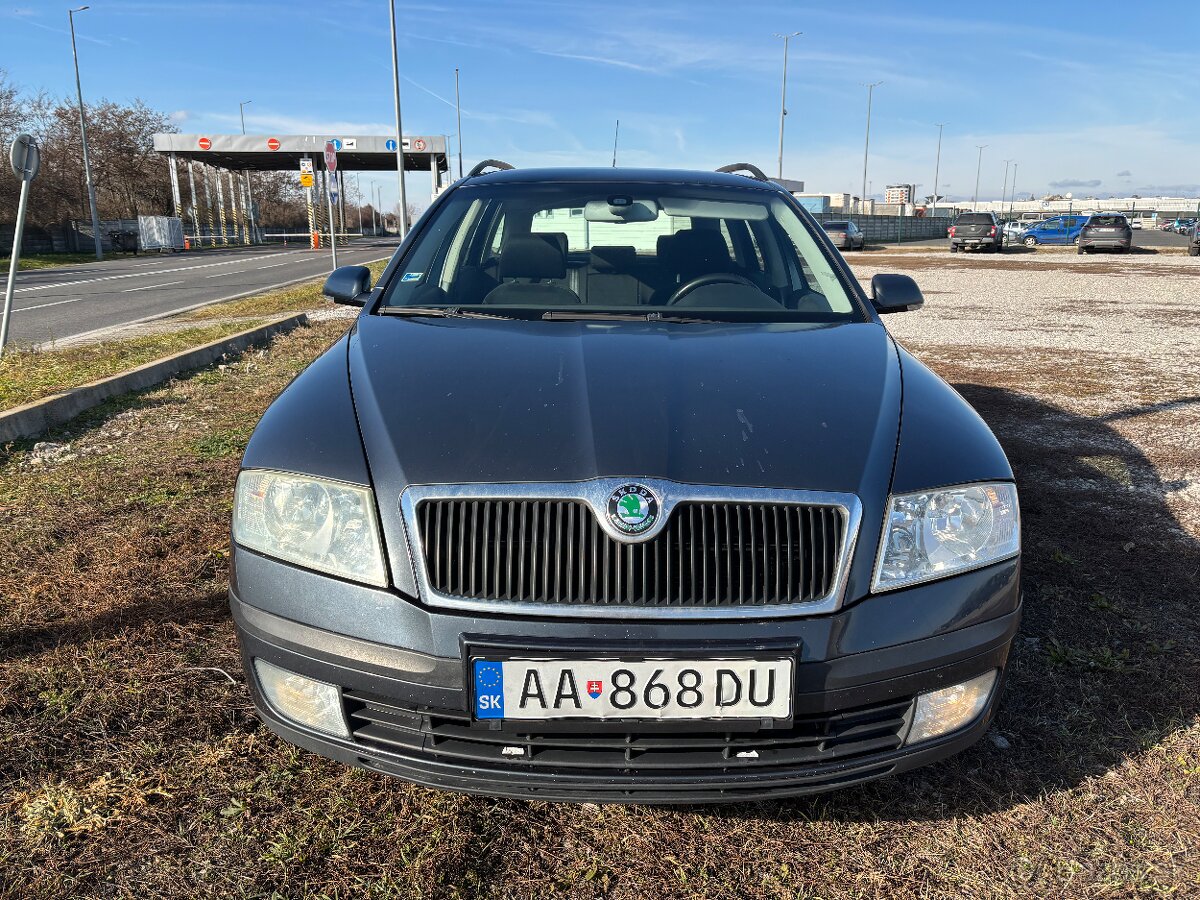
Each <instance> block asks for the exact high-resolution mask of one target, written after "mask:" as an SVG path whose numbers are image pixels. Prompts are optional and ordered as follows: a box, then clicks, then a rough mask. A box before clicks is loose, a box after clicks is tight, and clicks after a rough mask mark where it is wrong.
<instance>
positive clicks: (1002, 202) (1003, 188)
mask: <svg viewBox="0 0 1200 900" xmlns="http://www.w3.org/2000/svg"><path fill="white" fill-rule="evenodd" d="M1011 162H1012V160H1011V159H1006V160H1005V161H1004V187H1002V188H1000V212H1001V214H1003V213H1004V195H1005V194H1007V193H1008V164H1009V163H1011Z"/></svg>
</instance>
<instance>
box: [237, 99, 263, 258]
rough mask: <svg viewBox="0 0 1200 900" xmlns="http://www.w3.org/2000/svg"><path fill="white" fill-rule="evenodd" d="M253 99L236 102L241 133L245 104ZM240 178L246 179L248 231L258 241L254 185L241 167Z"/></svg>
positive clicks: (247, 172) (244, 122)
mask: <svg viewBox="0 0 1200 900" xmlns="http://www.w3.org/2000/svg"><path fill="white" fill-rule="evenodd" d="M253 102H254V101H253V100H243V101H242V102H241V103H239V104H238V115H239V116H241V118H242V134H245V133H246V106H247V105H248V104H251V103H253ZM242 178H244V179H246V199H247V200H248V201H249V202H248V203H247V204H246V205H247V206H248V207H249V209H248V210H247V212H248V213H249V214H250V233H251V234H252V235H253V236H254V237H253V238H252V240H253V242H254V243H258V221H257V217H256V216H255V215H254V186H253V184H251V182H250V172H249V171H248V170H246V169H242Z"/></svg>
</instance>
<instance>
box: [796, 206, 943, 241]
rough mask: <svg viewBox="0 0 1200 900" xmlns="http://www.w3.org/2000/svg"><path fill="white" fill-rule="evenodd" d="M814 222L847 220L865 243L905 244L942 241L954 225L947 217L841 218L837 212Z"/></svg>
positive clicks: (822, 215)
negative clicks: (933, 240)
mask: <svg viewBox="0 0 1200 900" xmlns="http://www.w3.org/2000/svg"><path fill="white" fill-rule="evenodd" d="M813 215H814V216H815V217H816V219H817V221H818V222H845V221H847V220H851V221H853V222H854V224H855V225H857V226H858V227H859V229H860V230H861V231H862V233H863V235H865V236H866V239H867V242H868V243H872V244H898V243H903V242H905V241H927V240H930V239H933V238H944V237H945V236H946V229H948V228H949V227H950V225H951V224H952V223H953V222H954V220H953V219H952V218H950V217H949V216H940V215H939V216H845V215H839V214H838V213H814V214H813Z"/></svg>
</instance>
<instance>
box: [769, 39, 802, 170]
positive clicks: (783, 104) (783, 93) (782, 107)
mask: <svg viewBox="0 0 1200 900" xmlns="http://www.w3.org/2000/svg"><path fill="white" fill-rule="evenodd" d="M803 33H804V32H802V31H793V32H791V33H790V34H780V33H779V32H775V33H774V35H773V37H777V38H783V88H782V89H781V90H780V92H779V177H780V178H782V177H783V122H784V119H785V118H787V64H788V42H789V41H790V40H791V39H792V38H794V37H799V36H800V35H802V34H803Z"/></svg>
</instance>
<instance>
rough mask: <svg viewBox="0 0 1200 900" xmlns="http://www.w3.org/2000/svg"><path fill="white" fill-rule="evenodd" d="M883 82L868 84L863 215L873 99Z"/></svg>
mask: <svg viewBox="0 0 1200 900" xmlns="http://www.w3.org/2000/svg"><path fill="white" fill-rule="evenodd" d="M881 84H883V82H882V81H873V82H871V83H870V84H868V85H866V88H867V140H866V143H865V144H863V180H862V195H861V196H860V197H859V200H858V212H859V215H862V210H863V204H864V203H866V200H867V154H868V153H869V152H870V150H871V99H872V97H873V96H874V94H875V88H877V87H879V85H881Z"/></svg>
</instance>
